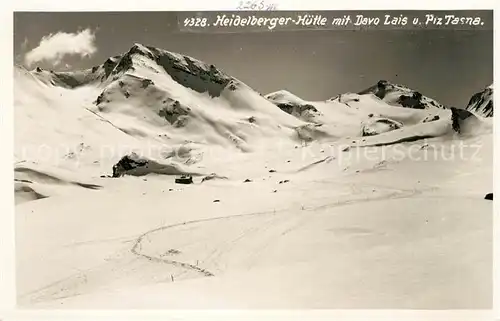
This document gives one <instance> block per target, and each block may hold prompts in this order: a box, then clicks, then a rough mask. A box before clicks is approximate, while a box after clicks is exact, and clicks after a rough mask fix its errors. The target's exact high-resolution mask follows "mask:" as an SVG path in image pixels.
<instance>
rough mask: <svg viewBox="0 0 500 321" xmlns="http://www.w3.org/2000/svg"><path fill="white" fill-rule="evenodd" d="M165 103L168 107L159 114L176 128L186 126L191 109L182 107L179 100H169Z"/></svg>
mask: <svg viewBox="0 0 500 321" xmlns="http://www.w3.org/2000/svg"><path fill="white" fill-rule="evenodd" d="M164 103H165V104H166V106H165V107H163V108H162V109H160V111H159V113H158V114H159V115H160V116H161V117H163V118H165V119H166V120H167V121H168V122H169V123H170V124H172V125H174V126H175V127H182V125H185V123H186V122H187V115H189V108H187V107H184V106H182V105H181V103H180V102H179V101H178V100H172V99H167V100H164Z"/></svg>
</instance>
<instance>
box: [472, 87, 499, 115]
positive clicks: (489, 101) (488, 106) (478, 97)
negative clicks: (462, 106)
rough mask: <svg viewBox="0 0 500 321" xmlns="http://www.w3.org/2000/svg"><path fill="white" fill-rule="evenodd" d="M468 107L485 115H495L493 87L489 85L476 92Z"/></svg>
mask: <svg viewBox="0 0 500 321" xmlns="http://www.w3.org/2000/svg"><path fill="white" fill-rule="evenodd" d="M466 109H467V110H469V111H472V112H475V113H477V114H479V115H481V116H483V117H493V88H492V87H488V88H486V89H485V90H483V91H481V92H478V93H476V94H474V95H473V96H472V97H471V99H470V100H469V103H468V104H467V108H466Z"/></svg>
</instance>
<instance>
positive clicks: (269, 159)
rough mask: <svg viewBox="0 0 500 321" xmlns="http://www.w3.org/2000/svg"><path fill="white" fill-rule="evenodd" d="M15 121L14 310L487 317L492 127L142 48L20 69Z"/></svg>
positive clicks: (392, 95) (386, 90)
mask: <svg viewBox="0 0 500 321" xmlns="http://www.w3.org/2000/svg"><path fill="white" fill-rule="evenodd" d="M14 105H15V111H14V117H15V121H14V130H15V144H14V148H15V151H14V153H15V161H16V163H15V164H14V172H15V176H14V177H15V186H14V188H15V196H16V262H17V265H16V266H17V270H16V277H17V295H18V298H17V299H18V307H28V308H57V309H61V308H63V309H64V308H69V309H71V308H77V309H85V308H103V309H110V308H118V309H119V308H137V309H141V308H150V309H158V308H159V309H165V308H184V309H194V308H208V309H211V308H219V309H227V308H236V309H249V308H261V309H262V308H264V309H266V308H272V309H280V308H282V309H295V308H303V309H311V308H330V309H332V308H339V309H350V308H355V309H361V308H382V309H393V308H396V307H397V308H404V309H406V308H407V309H427V310H429V309H489V308H490V307H491V306H490V305H491V302H492V299H491V298H492V295H491V290H490V289H491V262H492V257H491V255H492V254H491V253H492V251H491V243H492V241H491V239H492V236H491V226H492V208H491V206H492V202H491V201H485V200H484V199H483V196H484V194H486V193H491V191H492V188H493V184H492V180H491V177H492V168H493V165H492V160H493V157H492V154H493V149H492V146H493V135H492V132H493V130H492V128H493V125H492V117H488V118H486V117H481V116H479V115H476V114H475V113H474V112H472V111H465V110H458V109H455V108H443V107H442V106H441V105H440V104H438V103H437V102H435V101H434V100H432V99H430V98H427V97H425V96H422V95H419V94H417V93H415V92H414V91H413V90H410V89H408V88H406V87H403V86H396V85H392V84H389V83H387V82H382V83H379V85H377V86H374V87H372V88H370V89H368V90H366V91H363V92H361V93H345V94H342V95H339V96H338V97H336V98H334V99H331V100H328V101H307V100H305V99H302V98H300V97H298V96H296V95H294V94H293V93H290V92H288V91H286V90H281V91H278V92H275V93H271V94H268V95H266V96H262V95H260V94H259V93H258V92H256V91H255V90H253V89H252V88H250V87H249V86H247V85H245V84H244V83H243V82H242V81H240V80H238V79H236V78H234V77H233V76H231V75H228V74H227V73H225V72H224V71H222V70H221V69H219V68H217V67H215V66H212V65H209V64H207V63H204V62H202V61H199V60H197V59H195V58H193V57H188V56H185V55H181V54H177V53H172V52H169V51H166V50H162V49H158V48H153V47H147V46H143V45H140V44H136V45H134V46H133V47H132V48H131V49H130V50H128V51H127V52H125V53H123V54H121V55H117V56H114V57H111V58H109V59H107V60H106V61H105V62H104V63H103V64H102V65H98V66H95V67H93V68H90V69H87V70H83V71H75V72H52V71H46V70H42V69H40V68H36V69H34V70H31V71H28V70H26V69H25V68H23V67H20V66H16V68H15V74H14ZM404 106H406V107H412V108H402V107H404ZM464 142H465V143H466V144H464ZM464 146H466V147H468V146H472V147H473V148H465V149H464V148H463V147H464ZM111 174H113V177H111ZM114 174H116V175H114ZM183 174H188V175H191V178H190V179H186V180H184V181H182V182H184V183H185V182H186V181H187V182H188V183H189V184H179V181H177V180H176V178H177V176H178V175H183ZM114 177H116V178H114ZM450 200H453V201H450ZM471 213H474V215H470V214H471ZM457 248H460V251H457ZM33 267H36V268H33ZM367 267H369V268H367ZM304 289H307V291H304ZM429 289H432V295H429ZM457 289H459V290H457ZM464 293H465V294H464Z"/></svg>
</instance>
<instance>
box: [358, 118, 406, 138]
mask: <svg viewBox="0 0 500 321" xmlns="http://www.w3.org/2000/svg"><path fill="white" fill-rule="evenodd" d="M401 127H403V124H401V123H399V122H397V121H394V120H392V119H389V118H372V119H370V120H369V121H367V122H364V123H362V125H361V135H362V136H374V135H378V134H381V133H385V132H389V131H392V130H396V129H399V128H401Z"/></svg>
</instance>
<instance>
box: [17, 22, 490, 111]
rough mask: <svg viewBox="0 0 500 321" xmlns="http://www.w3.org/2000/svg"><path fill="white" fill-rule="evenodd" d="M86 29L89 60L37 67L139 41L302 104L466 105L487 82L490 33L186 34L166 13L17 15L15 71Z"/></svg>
mask: <svg viewBox="0 0 500 321" xmlns="http://www.w3.org/2000/svg"><path fill="white" fill-rule="evenodd" d="M85 28H90V29H91V30H94V31H95V35H96V38H95V45H96V47H97V52H96V53H95V54H94V55H92V56H91V57H88V58H81V57H79V56H67V57H65V58H64V60H63V63H62V64H60V65H58V66H55V67H54V66H52V65H51V64H49V63H47V62H41V63H38V64H37V65H39V66H41V67H42V68H47V69H54V70H67V68H69V69H86V68H89V67H92V66H94V65H98V64H102V63H103V62H104V61H105V60H106V59H107V58H108V57H110V56H114V55H117V54H121V53H123V52H125V51H127V50H128V49H129V48H130V47H131V46H132V45H133V43H135V42H137V43H142V44H144V45H150V46H155V47H159V48H162V49H166V50H169V51H174V52H179V53H183V54H186V55H189V56H192V57H195V58H198V59H200V60H202V61H205V62H207V63H210V64H214V65H216V66H217V67H218V68H220V69H222V70H223V71H225V72H226V73H228V74H230V75H232V76H234V77H236V78H238V79H240V80H241V81H243V82H245V83H246V84H247V85H249V86H251V87H253V88H254V89H256V90H257V91H259V92H261V93H263V94H266V93H269V92H272V91H276V90H279V89H287V90H289V91H291V92H293V93H294V94H296V95H298V96H300V97H302V98H304V99H306V100H324V99H328V98H330V97H332V96H335V95H337V94H339V93H344V92H349V91H351V92H358V91H360V90H363V89H365V88H367V87H369V86H371V85H373V84H375V83H376V82H377V81H378V80H379V79H386V80H389V81H391V82H394V83H398V84H404V85H407V86H408V87H410V88H413V89H415V90H418V91H420V92H421V93H423V94H424V95H427V96H429V97H432V98H435V99H436V100H438V101H439V102H441V103H443V104H445V105H448V106H457V107H464V105H466V104H467V102H468V100H469V99H470V97H471V96H472V94H474V93H475V92H477V91H480V90H482V89H483V88H484V87H486V86H488V85H490V84H491V83H492V82H493V31H492V30H469V31H465V30H369V31H352V30H351V31H349V30H318V31H311V30H303V31H273V32H245V33H187V32H179V31H178V29H177V18H176V14H175V13H168V12H149V13H148V12H120V13H118V12H117V13H113V12H88V13H83V12H78V13H36V12H33V13H15V14H14V57H15V59H16V61H15V62H16V63H19V64H23V59H24V55H25V54H26V53H27V52H28V51H30V50H31V49H33V48H35V47H37V46H38V44H39V43H40V40H41V38H42V37H44V36H48V35H50V34H55V33H57V32H67V33H73V32H77V31H78V30H82V29H85ZM66 64H68V65H70V67H66V66H65V65H66ZM33 67H34V66H31V68H33Z"/></svg>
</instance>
